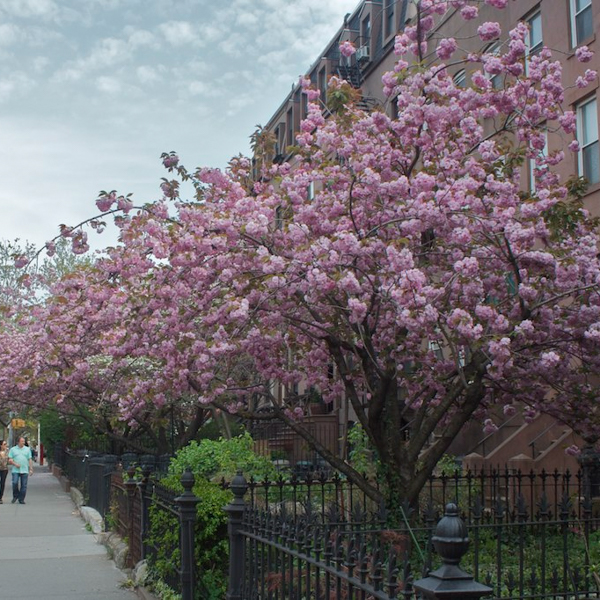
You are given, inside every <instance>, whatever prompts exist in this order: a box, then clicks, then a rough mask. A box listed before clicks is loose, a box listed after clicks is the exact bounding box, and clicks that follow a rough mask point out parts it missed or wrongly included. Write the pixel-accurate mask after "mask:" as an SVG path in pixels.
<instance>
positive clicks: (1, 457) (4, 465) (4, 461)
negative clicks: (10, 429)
mask: <svg viewBox="0 0 600 600" xmlns="http://www.w3.org/2000/svg"><path fill="white" fill-rule="evenodd" d="M7 475H8V442H7V441H6V440H2V441H1V442H0V504H2V502H3V500H2V498H3V496H4V486H5V485H6V476H7Z"/></svg>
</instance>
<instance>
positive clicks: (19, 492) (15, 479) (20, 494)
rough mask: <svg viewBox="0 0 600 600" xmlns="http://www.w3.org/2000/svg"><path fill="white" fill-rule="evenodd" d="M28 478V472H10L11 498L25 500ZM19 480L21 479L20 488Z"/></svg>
mask: <svg viewBox="0 0 600 600" xmlns="http://www.w3.org/2000/svg"><path fill="white" fill-rule="evenodd" d="M28 479H29V474H28V473H13V474H12V488H13V498H16V499H17V500H18V501H19V502H25V494H26V493H27V480H28ZM19 480H21V487H20V489H19Z"/></svg>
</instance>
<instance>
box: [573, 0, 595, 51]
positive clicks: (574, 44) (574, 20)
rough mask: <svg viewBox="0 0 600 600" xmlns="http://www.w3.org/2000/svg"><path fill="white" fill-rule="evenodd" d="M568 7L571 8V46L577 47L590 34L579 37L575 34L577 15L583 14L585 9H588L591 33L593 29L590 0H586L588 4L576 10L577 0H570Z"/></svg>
mask: <svg viewBox="0 0 600 600" xmlns="http://www.w3.org/2000/svg"><path fill="white" fill-rule="evenodd" d="M569 4H570V9H571V11H570V12H571V43H572V45H573V48H577V46H579V44H581V43H582V42H583V41H584V40H586V39H588V38H589V37H590V36H587V37H583V38H581V39H579V36H578V35H577V17H578V16H579V15H581V14H583V13H584V12H585V11H589V15H590V16H589V18H590V20H591V22H592V33H593V31H594V22H593V15H592V0H588V4H586V5H585V6H584V7H583V8H582V9H580V10H577V0H570V1H569Z"/></svg>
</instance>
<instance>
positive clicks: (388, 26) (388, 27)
mask: <svg viewBox="0 0 600 600" xmlns="http://www.w3.org/2000/svg"><path fill="white" fill-rule="evenodd" d="M394 2H395V0H386V2H385V37H386V38H387V37H390V35H392V34H393V33H396V28H395V27H394Z"/></svg>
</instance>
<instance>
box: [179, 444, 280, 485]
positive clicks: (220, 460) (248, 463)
mask: <svg viewBox="0 0 600 600" xmlns="http://www.w3.org/2000/svg"><path fill="white" fill-rule="evenodd" d="M186 467H190V468H191V469H192V473H194V475H195V476H202V477H204V478H205V479H208V480H210V481H221V479H225V480H227V481H231V479H232V478H233V477H234V476H235V474H236V473H237V472H238V470H239V471H241V472H242V473H243V474H244V476H245V477H246V479H249V478H250V477H254V478H255V479H259V480H262V479H265V478H267V477H268V478H270V479H273V478H275V477H276V476H277V470H276V469H275V467H274V465H273V463H272V462H271V460H270V459H269V458H267V457H265V456H260V455H259V454H256V452H254V440H253V439H252V436H251V435H250V434H249V433H247V432H246V433H244V434H242V435H239V436H237V437H234V438H232V439H230V440H225V439H223V438H221V439H219V440H216V441H215V440H202V441H201V442H195V441H194V442H191V443H190V444H189V445H188V446H186V447H185V448H182V449H181V450H179V452H177V455H176V456H175V457H174V458H173V459H172V460H171V463H170V465H169V473H179V474H181V473H183V472H184V470H185V469H186Z"/></svg>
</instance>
